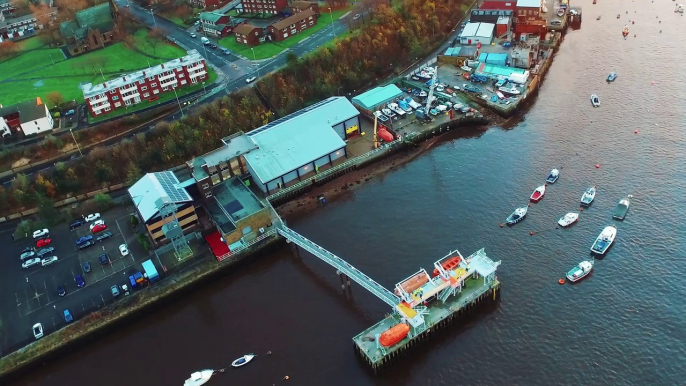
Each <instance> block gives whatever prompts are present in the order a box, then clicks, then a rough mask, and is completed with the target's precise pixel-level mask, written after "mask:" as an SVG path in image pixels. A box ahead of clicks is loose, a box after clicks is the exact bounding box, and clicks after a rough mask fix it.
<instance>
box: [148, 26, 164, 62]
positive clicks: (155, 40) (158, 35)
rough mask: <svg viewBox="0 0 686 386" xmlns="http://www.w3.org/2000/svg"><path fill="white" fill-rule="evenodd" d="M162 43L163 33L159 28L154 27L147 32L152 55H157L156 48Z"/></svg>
mask: <svg viewBox="0 0 686 386" xmlns="http://www.w3.org/2000/svg"><path fill="white" fill-rule="evenodd" d="M162 42H164V31H162V29H161V28H160V27H155V28H153V29H151V30H149V31H148V44H149V45H150V47H152V53H153V54H155V55H157V46H158V45H159V44H160V43H162Z"/></svg>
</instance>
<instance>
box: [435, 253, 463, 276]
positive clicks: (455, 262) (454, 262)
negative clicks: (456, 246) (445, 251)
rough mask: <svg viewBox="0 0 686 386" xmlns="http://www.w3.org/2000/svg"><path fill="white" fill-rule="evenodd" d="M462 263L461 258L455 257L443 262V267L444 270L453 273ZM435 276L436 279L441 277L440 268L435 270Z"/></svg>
mask: <svg viewBox="0 0 686 386" xmlns="http://www.w3.org/2000/svg"><path fill="white" fill-rule="evenodd" d="M461 261H462V257H461V256H454V257H451V258H449V259H448V260H446V261H444V262H442V263H441V267H443V269H445V270H446V271H452V270H454V269H455V268H457V267H459V266H460V262H461ZM433 274H434V277H436V276H438V275H440V272H439V271H438V268H434V272H433Z"/></svg>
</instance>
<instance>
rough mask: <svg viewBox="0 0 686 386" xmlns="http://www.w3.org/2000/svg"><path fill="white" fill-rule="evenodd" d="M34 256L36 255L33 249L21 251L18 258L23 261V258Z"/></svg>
mask: <svg viewBox="0 0 686 386" xmlns="http://www.w3.org/2000/svg"><path fill="white" fill-rule="evenodd" d="M34 256H36V252H34V251H28V252H24V253H22V254H21V256H20V257H19V258H20V259H21V260H22V261H24V260H26V259H30V258H32V257H34Z"/></svg>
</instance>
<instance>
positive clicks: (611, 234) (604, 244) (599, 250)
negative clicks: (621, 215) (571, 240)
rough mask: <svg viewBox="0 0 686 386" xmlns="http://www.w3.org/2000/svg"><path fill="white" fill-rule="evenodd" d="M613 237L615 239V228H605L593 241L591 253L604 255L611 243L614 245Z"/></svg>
mask: <svg viewBox="0 0 686 386" xmlns="http://www.w3.org/2000/svg"><path fill="white" fill-rule="evenodd" d="M615 237H617V228H615V227H614V226H612V225H611V226H607V227H605V229H603V231H602V232H600V234H599V235H598V237H597V238H596V239H595V242H594V243H593V245H591V253H595V254H598V255H604V254H605V252H607V250H608V249H610V247H611V246H612V243H614V241H615Z"/></svg>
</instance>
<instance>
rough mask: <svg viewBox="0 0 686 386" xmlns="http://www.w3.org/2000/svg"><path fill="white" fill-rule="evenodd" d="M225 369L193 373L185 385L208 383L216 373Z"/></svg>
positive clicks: (198, 385) (192, 385) (194, 385)
mask: <svg viewBox="0 0 686 386" xmlns="http://www.w3.org/2000/svg"><path fill="white" fill-rule="evenodd" d="M223 372H224V369H221V370H200V371H196V372H194V373H193V374H191V377H190V378H188V379H186V381H185V382H184V383H183V386H200V385H204V384H205V383H207V381H209V380H210V378H212V376H213V375H214V374H216V373H223Z"/></svg>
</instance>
